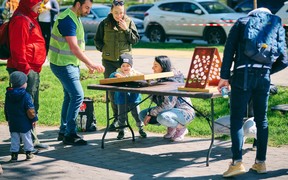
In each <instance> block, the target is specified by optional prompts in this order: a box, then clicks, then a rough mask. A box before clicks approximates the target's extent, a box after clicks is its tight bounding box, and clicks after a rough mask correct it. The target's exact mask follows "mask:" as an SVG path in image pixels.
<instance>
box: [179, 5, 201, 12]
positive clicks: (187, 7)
mask: <svg viewBox="0 0 288 180" xmlns="http://www.w3.org/2000/svg"><path fill="white" fill-rule="evenodd" d="M196 9H200V8H199V7H198V6H197V5H196V4H193V3H185V4H183V12H184V13H190V14H195V10H196Z"/></svg>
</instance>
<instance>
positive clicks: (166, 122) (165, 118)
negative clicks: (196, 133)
mask: <svg viewBox="0 0 288 180" xmlns="http://www.w3.org/2000/svg"><path fill="white" fill-rule="evenodd" d="M150 109H151V108H148V109H144V110H142V111H141V112H140V113H139V119H140V120H141V121H142V122H143V121H144V118H145V116H146V115H147V112H148V111H150ZM192 119H193V118H191V117H190V116H187V117H186V118H185V116H184V113H183V110H180V109H177V108H173V109H170V110H167V111H163V112H161V113H159V114H158V116H157V118H156V120H157V122H158V123H159V124H161V125H163V126H166V127H172V128H176V127H177V125H178V124H181V125H184V126H185V125H186V124H187V123H189V122H191V120H192Z"/></svg>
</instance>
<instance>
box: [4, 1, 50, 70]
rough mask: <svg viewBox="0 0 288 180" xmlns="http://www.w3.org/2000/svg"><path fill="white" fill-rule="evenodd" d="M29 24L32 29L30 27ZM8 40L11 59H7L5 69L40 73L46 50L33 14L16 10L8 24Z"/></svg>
mask: <svg viewBox="0 0 288 180" xmlns="http://www.w3.org/2000/svg"><path fill="white" fill-rule="evenodd" d="M23 1H25V0H23ZM17 13H18V15H17ZM19 13H21V14H23V15H25V16H26V17H27V18H29V20H28V19H27V18H26V17H24V16H22V15H19ZM36 17H37V16H36ZM31 23H33V27H30V26H31ZM9 40H10V51H11V57H10V58H9V59H8V62H7V67H8V68H15V69H17V70H18V71H22V72H24V73H25V74H28V73H29V71H30V70H31V69H32V70H34V71H35V72H38V73H40V71H41V69H42V65H43V64H44V62H45V59H46V50H45V40H44V38H43V36H42V32H41V29H40V26H39V24H38V22H37V20H36V19H35V13H34V14H33V13H31V11H29V12H27V10H26V11H24V12H22V11H19V10H18V11H17V10H16V12H15V13H14V15H13V17H12V19H11V21H10V24H9Z"/></svg>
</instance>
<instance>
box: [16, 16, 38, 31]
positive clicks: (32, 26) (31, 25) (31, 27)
mask: <svg viewBox="0 0 288 180" xmlns="http://www.w3.org/2000/svg"><path fill="white" fill-rule="evenodd" d="M16 16H23V17H24V18H25V19H26V20H27V21H28V22H29V31H30V33H31V32H32V29H33V28H35V24H33V22H32V21H31V20H30V19H29V18H28V17H27V16H25V15H24V14H22V13H17V14H16Z"/></svg>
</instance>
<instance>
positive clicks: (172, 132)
mask: <svg viewBox="0 0 288 180" xmlns="http://www.w3.org/2000/svg"><path fill="white" fill-rule="evenodd" d="M175 133H176V128H172V127H168V128H167V133H166V134H165V135H164V136H163V138H164V139H171V138H172V137H173V136H174V135H175Z"/></svg>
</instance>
